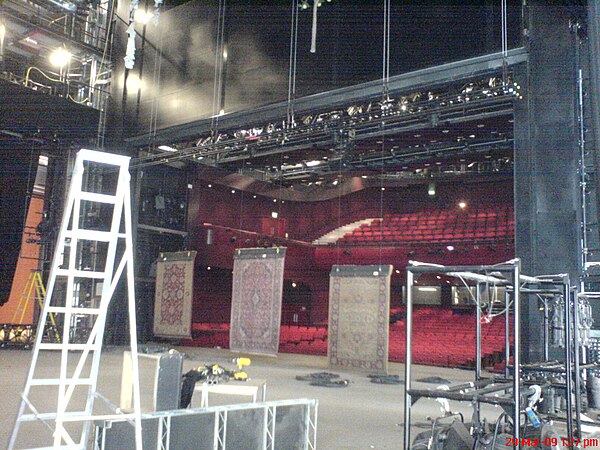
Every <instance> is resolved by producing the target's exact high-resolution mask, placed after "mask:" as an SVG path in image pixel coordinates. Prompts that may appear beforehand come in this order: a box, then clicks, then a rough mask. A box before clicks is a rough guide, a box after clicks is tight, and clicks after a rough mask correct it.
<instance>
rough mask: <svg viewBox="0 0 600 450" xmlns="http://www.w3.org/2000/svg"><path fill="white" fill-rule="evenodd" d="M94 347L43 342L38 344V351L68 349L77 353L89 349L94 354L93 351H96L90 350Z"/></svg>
mask: <svg viewBox="0 0 600 450" xmlns="http://www.w3.org/2000/svg"><path fill="white" fill-rule="evenodd" d="M92 345H93V344H92ZM92 345H88V344H53V343H50V342H41V343H39V344H38V349H40V350H63V349H65V348H66V349H67V350H76V351H79V350H85V349H89V350H90V351H91V352H93V351H95V349H94V348H90V347H92Z"/></svg>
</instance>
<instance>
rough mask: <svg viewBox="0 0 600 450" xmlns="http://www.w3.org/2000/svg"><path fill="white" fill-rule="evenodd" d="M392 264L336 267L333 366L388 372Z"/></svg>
mask: <svg viewBox="0 0 600 450" xmlns="http://www.w3.org/2000/svg"><path fill="white" fill-rule="evenodd" d="M392 268H393V267H392V266H386V265H384V266H333V268H332V269H331V273H330V275H329V277H330V278H329V330H328V336H329V338H328V341H329V343H328V352H327V355H328V358H329V366H330V367H339V368H357V369H365V370H369V371H371V372H375V373H384V374H385V373H387V369H388V337H389V315H390V277H391V275H392Z"/></svg>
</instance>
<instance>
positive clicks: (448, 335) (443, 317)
mask: <svg viewBox="0 0 600 450" xmlns="http://www.w3.org/2000/svg"><path fill="white" fill-rule="evenodd" d="M392 314H393V315H394V316H395V317H398V318H400V319H399V320H397V321H396V322H395V323H393V324H391V325H390V334H389V360H390V361H396V362H404V361H405V357H406V318H405V317H404V316H405V314H404V310H403V308H395V309H394V310H392ZM504 329H505V324H504V317H503V316H501V317H497V318H495V319H494V320H493V321H492V322H491V323H489V324H483V325H481V335H482V348H481V352H482V363H483V366H484V367H492V366H497V367H498V365H499V364H500V365H501V363H502V360H503V358H504V349H505V337H504ZM475 333H476V330H475V314H474V313H468V314H465V313H464V312H463V313H456V312H454V311H452V310H448V309H441V308H438V307H427V306H420V307H418V308H415V310H414V311H413V349H412V358H413V363H415V364H424V365H431V366H443V367H474V366H475ZM511 342H512V338H511ZM184 345H191V346H198V347H207V348H212V347H221V348H228V347H229V324H214V323H213V324H208V323H195V324H193V338H192V339H187V340H185V341H184ZM279 351H280V352H282V353H298V354H307V355H327V327H325V326H294V325H282V326H281V329H280V336H279Z"/></svg>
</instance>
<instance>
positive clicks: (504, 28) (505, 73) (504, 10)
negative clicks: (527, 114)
mask: <svg viewBox="0 0 600 450" xmlns="http://www.w3.org/2000/svg"><path fill="white" fill-rule="evenodd" d="M500 9H501V28H502V30H501V36H502V38H501V39H502V44H501V45H502V59H503V60H502V84H503V85H506V84H507V83H508V61H507V59H508V23H507V22H508V21H507V18H508V11H507V7H506V0H500Z"/></svg>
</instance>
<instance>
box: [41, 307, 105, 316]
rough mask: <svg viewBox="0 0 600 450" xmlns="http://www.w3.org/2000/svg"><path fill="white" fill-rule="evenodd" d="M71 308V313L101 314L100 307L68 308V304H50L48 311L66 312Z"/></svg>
mask: <svg viewBox="0 0 600 450" xmlns="http://www.w3.org/2000/svg"><path fill="white" fill-rule="evenodd" d="M67 310H69V311H70V312H71V314H89V315H97V314H100V312H101V310H100V308H67V307H66V306H48V312H51V313H57V314H65V313H66V312H67Z"/></svg>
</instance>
